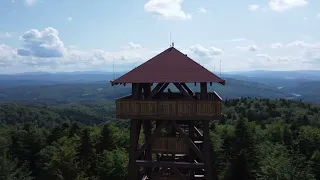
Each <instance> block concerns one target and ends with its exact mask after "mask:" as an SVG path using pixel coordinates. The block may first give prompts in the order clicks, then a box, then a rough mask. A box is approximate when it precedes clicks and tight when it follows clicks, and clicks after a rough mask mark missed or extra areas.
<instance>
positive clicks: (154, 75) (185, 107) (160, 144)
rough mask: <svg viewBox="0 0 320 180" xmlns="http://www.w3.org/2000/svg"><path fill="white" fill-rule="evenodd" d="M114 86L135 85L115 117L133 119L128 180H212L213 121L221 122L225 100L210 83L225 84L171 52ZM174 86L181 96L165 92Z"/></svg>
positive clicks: (169, 50)
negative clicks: (141, 133)
mask: <svg viewBox="0 0 320 180" xmlns="http://www.w3.org/2000/svg"><path fill="white" fill-rule="evenodd" d="M111 83H112V85H117V84H123V85H125V84H127V83H131V84H132V94H131V95H129V96H125V97H122V98H119V99H117V100H116V117H117V118H118V119H131V125H130V126H131V127H130V153H129V154H130V157H129V158H130V159H129V166H128V168H129V178H128V179H129V180H138V179H139V180H141V179H152V180H178V179H181V180H183V179H185V180H186V179H206V180H212V179H213V174H212V157H211V156H212V148H211V142H210V136H209V121H211V120H219V119H220V118H221V103H222V99H221V98H220V96H219V95H218V94H217V93H215V92H208V89H207V84H210V85H211V84H212V83H220V84H222V85H224V84H225V81H224V80H223V79H221V78H219V77H217V76H216V75H215V74H213V73H212V72H210V71H208V70H207V69H205V68H204V67H202V66H201V65H199V64H198V63H196V62H195V61H193V60H192V59H190V58H189V57H188V56H187V55H185V54H183V53H181V52H180V51H178V50H177V49H176V48H174V47H170V48H168V49H166V50H165V51H163V52H162V53H160V54H158V55H157V56H155V57H153V58H152V59H150V60H149V61H147V62H145V63H143V64H142V65H140V66H138V67H137V68H135V69H133V70H131V71H130V72H128V73H127V74H125V75H123V76H121V77H119V78H118V79H115V80H114V81H111ZM186 83H188V84H191V85H193V84H194V85H196V84H197V83H199V84H200V92H193V91H192V90H191V89H190V88H189V87H188V86H187V84H186ZM169 84H171V85H170V86H169ZM172 84H173V85H174V86H175V87H176V88H177V89H178V90H179V92H171V90H170V89H168V92H166V91H164V90H165V89H166V88H168V86H169V88H170V87H171V86H173V85H172ZM142 129H143V131H142ZM140 132H143V133H144V139H143V140H142V141H144V142H143V143H142V144H139V137H140ZM140 141H141V140H140Z"/></svg>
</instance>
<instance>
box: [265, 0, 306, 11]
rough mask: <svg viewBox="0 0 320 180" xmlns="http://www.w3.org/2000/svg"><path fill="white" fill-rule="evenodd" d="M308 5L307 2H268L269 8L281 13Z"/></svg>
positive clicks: (296, 0)
mask: <svg viewBox="0 0 320 180" xmlns="http://www.w3.org/2000/svg"><path fill="white" fill-rule="evenodd" d="M307 4H308V1H307V0H269V3H268V5H269V7H270V8H271V9H272V10H273V11H277V12H283V11H286V10H288V9H291V8H297V7H303V6H306V5H307Z"/></svg>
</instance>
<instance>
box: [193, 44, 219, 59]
mask: <svg viewBox="0 0 320 180" xmlns="http://www.w3.org/2000/svg"><path fill="white" fill-rule="evenodd" d="M189 49H190V51H191V52H192V53H194V54H195V55H197V56H200V57H205V58H213V56H219V55H222V53H223V51H222V50H221V49H219V48H216V47H208V48H206V47H203V46H202V45H200V44H196V45H193V46H191V47H190V48H189Z"/></svg>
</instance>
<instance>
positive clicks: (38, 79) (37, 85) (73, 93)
mask: <svg viewBox="0 0 320 180" xmlns="http://www.w3.org/2000/svg"><path fill="white" fill-rule="evenodd" d="M299 73H300V75H301V74H302V75H301V76H298V75H299ZM122 74H124V72H118V73H115V74H114V73H111V72H95V71H89V72H65V73H46V72H31V73H22V74H13V75H8V74H2V75H0V103H1V102H16V103H25V102H28V103H30V102H31V103H44V104H57V103H86V102H94V101H99V100H114V99H116V98H117V97H119V96H123V95H127V94H129V93H130V87H128V86H125V87H123V86H115V87H111V86H110V83H109V81H110V80H112V79H114V78H117V77H119V76H121V75H122ZM282 75H283V76H282ZM318 75H319V77H320V71H287V72H283V71H250V72H231V73H228V74H225V73H223V74H222V78H224V79H226V80H227V85H226V86H221V85H217V84H214V85H213V86H209V88H210V90H215V91H217V92H218V93H219V94H220V95H221V97H223V98H239V97H260V98H272V99H276V98H287V99H302V100H304V101H310V102H320V99H319V98H316V97H315V96H317V94H318V92H319V89H318V87H319V82H318V81H315V80H313V79H314V78H315V77H317V76H318ZM289 76H290V77H291V78H287V77H289ZM301 77H304V78H305V79H302V78H301ZM319 79H320V78H319ZM190 87H191V88H192V89H194V90H199V87H198V86H196V87H195V86H194V84H190ZM171 88H173V89H175V87H171Z"/></svg>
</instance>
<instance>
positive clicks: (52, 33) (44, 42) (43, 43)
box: [18, 27, 65, 58]
mask: <svg viewBox="0 0 320 180" xmlns="http://www.w3.org/2000/svg"><path fill="white" fill-rule="evenodd" d="M58 35H59V32H58V31H57V30H56V29H54V28H52V27H48V28H45V29H44V30H43V31H38V30H36V29H31V30H29V31H26V32H25V33H24V34H23V35H22V36H21V37H20V39H21V40H22V41H23V48H21V49H18V54H19V55H20V56H35V57H42V58H50V57H63V56H64V54H65V47H64V44H63V42H62V41H61V40H60V38H59V36H58Z"/></svg>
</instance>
